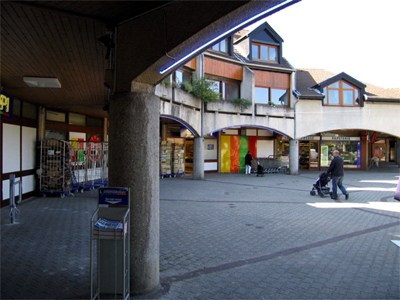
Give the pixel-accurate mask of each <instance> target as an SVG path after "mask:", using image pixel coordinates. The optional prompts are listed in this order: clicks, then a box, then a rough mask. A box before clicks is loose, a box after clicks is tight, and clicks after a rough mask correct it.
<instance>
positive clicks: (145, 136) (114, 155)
mask: <svg viewBox="0 0 400 300" xmlns="http://www.w3.org/2000/svg"><path fill="white" fill-rule="evenodd" d="M135 90H136V89H135ZM109 106H110V109H109V119H110V128H109V173H108V174H109V186H110V187H129V188H130V191H131V199H130V208H131V214H130V218H131V225H130V288H131V294H132V295H138V294H146V293H149V292H151V291H153V290H155V289H156V288H157V287H158V286H159V165H158V164H159V163H158V159H159V157H158V156H159V130H160V128H159V123H160V119H159V118H160V117H159V99H158V97H157V96H155V95H154V88H153V87H152V86H147V88H146V89H142V90H140V91H136V92H131V93H120V94H114V95H112V97H111V99H110V104H109Z"/></svg>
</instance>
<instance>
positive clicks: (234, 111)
mask: <svg viewBox="0 0 400 300" xmlns="http://www.w3.org/2000/svg"><path fill="white" fill-rule="evenodd" d="M247 93H250V91H247ZM156 95H157V96H159V97H160V99H161V100H160V114H161V115H167V116H173V117H175V118H178V119H179V120H181V121H183V122H184V123H186V124H187V125H189V126H190V127H192V128H193V129H194V130H195V131H196V133H197V134H199V133H200V131H201V112H200V108H201V100H200V99H198V98H196V97H194V96H193V95H191V94H189V93H187V92H185V91H182V90H181V89H178V88H172V87H168V88H167V87H165V85H164V84H159V85H158V86H157V87H156ZM256 113H257V114H256ZM293 117H294V110H293V108H289V107H272V106H269V105H263V104H257V105H254V103H253V105H252V106H251V107H249V108H248V109H246V110H244V111H243V112H241V111H240V109H239V108H237V107H235V106H234V105H233V103H232V102H230V101H218V102H214V103H207V104H206V111H205V113H204V134H207V133H211V132H215V131H218V130H220V129H223V128H226V127H231V126H257V127H263V128H266V129H272V130H275V131H278V132H280V133H283V134H284V135H287V136H289V137H293V128H294V126H293V124H294V120H293Z"/></svg>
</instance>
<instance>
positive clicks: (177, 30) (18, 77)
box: [1, 0, 283, 117]
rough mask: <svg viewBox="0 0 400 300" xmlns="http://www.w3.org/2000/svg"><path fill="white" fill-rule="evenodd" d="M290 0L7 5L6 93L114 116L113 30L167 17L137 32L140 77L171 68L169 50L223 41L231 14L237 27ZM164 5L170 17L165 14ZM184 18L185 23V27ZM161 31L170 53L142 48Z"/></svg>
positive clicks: (3, 26) (3, 37)
mask: <svg viewBox="0 0 400 300" xmlns="http://www.w3.org/2000/svg"><path fill="white" fill-rule="evenodd" d="M282 1H283V0H264V1H217V0H214V1H190V2H188V1H177V0H174V1H5V0H2V1H1V89H2V90H3V91H4V92H6V93H8V94H10V95H12V96H14V97H15V98H17V99H20V100H23V101H27V102H32V103H36V104H42V105H44V106H46V107H47V108H50V109H60V110H65V111H71V112H76V113H83V114H88V115H91V116H95V117H106V116H107V114H106V112H105V111H103V110H102V108H103V106H104V105H105V104H106V102H107V99H108V90H107V88H106V87H105V86H104V76H105V69H107V68H108V60H105V56H106V52H107V49H106V48H105V47H104V46H103V45H102V44H101V43H100V42H99V41H98V39H99V38H100V37H102V36H103V35H105V34H106V31H107V30H108V28H114V27H115V26H117V25H120V24H121V23H124V24H126V23H125V21H131V20H134V21H132V22H128V24H130V23H134V24H135V26H136V27H135V28H141V27H142V26H143V25H144V24H149V22H155V21H156V20H154V17H153V15H158V18H161V19H164V21H163V22H161V21H162V20H161V19H160V20H158V22H156V23H157V24H158V25H157V26H158V27H156V25H154V26H153V27H147V28H148V30H147V31H146V30H137V29H135V30H136V31H135V36H134V37H132V40H134V41H135V42H136V43H130V45H131V44H132V47H135V48H134V50H135V53H136V56H135V57H134V59H133V60H132V58H130V57H129V58H128V59H130V61H129V62H128V63H129V68H130V69H131V70H136V73H138V72H139V73H140V72H144V71H145V70H147V68H148V66H146V65H145V64H146V63H148V65H151V64H152V63H155V61H157V60H158V63H159V64H160V62H161V63H162V64H164V65H165V64H166V63H169V61H170V58H168V57H167V56H166V55H165V53H166V52H168V53H169V51H171V50H177V49H178V50H179V51H181V52H182V49H183V48H185V47H187V48H185V49H187V50H190V48H191V47H194V46H195V45H194V44H196V43H197V44H201V43H205V42H206V41H208V40H210V38H213V37H215V36H216V34H217V33H218V34H219V33H220V32H221V31H222V30H224V28H223V27H227V26H230V25H231V24H229V23H227V20H226V19H224V16H226V15H227V14H230V13H232V12H234V13H235V14H234V16H232V17H231V18H230V19H228V22H232V23H235V22H238V21H240V20H243V19H246V18H249V17H250V16H253V15H254V14H255V13H257V12H259V11H260V10H263V9H266V8H269V7H273V6H275V5H277V4H278V3H280V2H282ZM188 3H190V6H188V5H189V4H188ZM164 7H165V11H167V12H168V18H166V17H165V16H163V13H162V11H161V10H160V8H164ZM239 10H241V11H239ZM165 11H164V13H165ZM153 12H154V13H153ZM205 12H212V13H205ZM182 15H184V16H182ZM152 18H153V19H152ZM182 19H183V20H184V21H183V23H184V24H181V23H179V20H182ZM165 20H167V21H165ZM196 20H197V21H196ZM168 22H169V23H168ZM218 22H219V23H218ZM209 24H215V25H214V26H210V27H209V28H208V31H207V34H200V35H199V36H198V37H199V38H198V39H197V40H196V42H195V43H191V42H187V43H186V44H182V43H183V41H186V40H187V39H188V38H190V37H191V36H192V35H194V34H197V33H199V32H202V29H203V28H205V27H206V26H208V25H209ZM218 24H219V25H223V26H218ZM165 28H168V29H169V30H171V31H172V32H173V33H174V34H173V35H171V33H170V34H169V35H170V36H173V37H174V38H172V39H169V40H168V45H167V41H165V38H164V31H165V30H166V29H165ZM150 31H151V32H150ZM222 32H223V31H222ZM136 33H137V34H136ZM157 34H158V36H157V38H158V42H160V41H161V40H162V41H163V44H164V47H165V49H164V48H163V49H160V48H159V47H157V45H155V46H153V44H154V43H153V44H151V43H150V46H149V45H148V46H147V48H146V49H142V47H140V41H141V42H142V43H143V42H144V41H147V40H148V39H154V38H155V37H156V35H157ZM139 35H140V36H139ZM161 37H162V38H161ZM138 47H139V48H138ZM149 47H150V48H149ZM179 47H180V48H179ZM149 49H150V50H151V49H153V50H151V51H154V52H153V53H152V52H151V51H149ZM129 50H130V49H129V48H128V51H129ZM161 50H162V51H161ZM140 51H141V52H140ZM136 57H140V58H141V59H140V60H137V59H136ZM160 60H162V61H160ZM135 63H136V65H135ZM153 69H154V68H153ZM151 72H152V73H151ZM151 72H147V74H146V75H145V76H143V78H147V79H148V78H150V79H151V80H153V82H154V83H156V82H157V80H160V79H162V78H159V77H160V76H161V75H160V74H158V71H157V72H156V70H151ZM156 73H157V74H156ZM128 75H129V74H128ZM133 75H134V76H139V75H140V74H133ZM25 76H30V77H56V78H58V79H59V81H60V83H61V85H62V88H61V89H56V88H32V87H29V86H28V85H27V84H26V83H24V82H23V80H22V78H23V77H25ZM157 76H158V77H157ZM131 78H135V77H131ZM128 79H129V78H128ZM151 80H150V81H151Z"/></svg>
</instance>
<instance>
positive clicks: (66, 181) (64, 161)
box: [38, 139, 73, 198]
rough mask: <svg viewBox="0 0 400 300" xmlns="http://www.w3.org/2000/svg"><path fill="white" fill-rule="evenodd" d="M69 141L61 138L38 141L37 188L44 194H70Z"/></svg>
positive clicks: (71, 153) (70, 165)
mask: <svg viewBox="0 0 400 300" xmlns="http://www.w3.org/2000/svg"><path fill="white" fill-rule="evenodd" d="M72 155H73V149H72V146H71V144H70V143H68V142H66V141H61V140H54V139H50V140H44V141H42V142H41V143H40V168H39V170H38V175H39V190H40V193H41V194H42V195H43V196H46V194H59V195H60V196H61V197H62V198H63V197H65V195H66V194H71V190H72V189H73V188H72V173H71V168H72V164H71V157H72Z"/></svg>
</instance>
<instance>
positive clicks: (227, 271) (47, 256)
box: [1, 164, 400, 300]
mask: <svg viewBox="0 0 400 300" xmlns="http://www.w3.org/2000/svg"><path fill="white" fill-rule="evenodd" d="M399 176H400V173H399V168H398V167H396V166H394V165H390V164H387V165H386V166H382V167H381V166H380V168H379V169H372V170H371V171H369V172H359V171H354V172H351V171H348V172H346V175H345V178H344V185H345V186H346V188H347V189H348V191H349V192H350V193H351V195H350V199H349V200H347V201H346V200H344V196H343V195H340V198H339V200H338V201H333V200H331V199H330V198H329V197H324V198H321V197H319V196H314V197H313V196H311V195H310V194H309V191H310V188H311V185H312V184H313V183H314V182H315V180H316V179H317V178H318V172H310V171H303V172H301V173H300V175H299V176H290V175H284V174H267V175H266V176H264V177H255V176H254V175H251V176H248V175H244V174H206V180H204V181H194V180H191V179H190V176H185V177H181V178H164V179H160V279H161V288H160V290H159V291H158V292H156V293H154V294H151V295H147V296H145V297H143V296H142V297H133V299H171V300H172V299H174V300H175V299H399V298H400V291H399V282H400V278H399V269H400V268H399V266H400V262H399V256H400V255H399V249H400V248H399V247H398V246H397V245H396V244H395V243H393V242H392V240H400V218H399V217H400V202H398V201H396V200H394V199H393V195H394V191H395V188H396V184H397V181H398V179H399ZM96 207H97V190H94V191H86V192H84V193H83V194H76V195H75V197H71V196H68V197H66V198H64V199H60V198H58V197H46V198H32V199H31V200H28V201H25V202H24V203H22V204H20V205H19V206H18V209H19V210H20V213H19V214H18V215H17V222H18V224H15V225H8V223H9V221H10V220H9V217H8V213H9V209H8V208H7V207H6V208H3V209H2V210H1V216H2V219H1V299H89V298H90V271H89V269H90V268H89V264H90V256H89V247H90V239H89V220H90V217H91V215H92V213H93V212H94V210H95V209H96Z"/></svg>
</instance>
